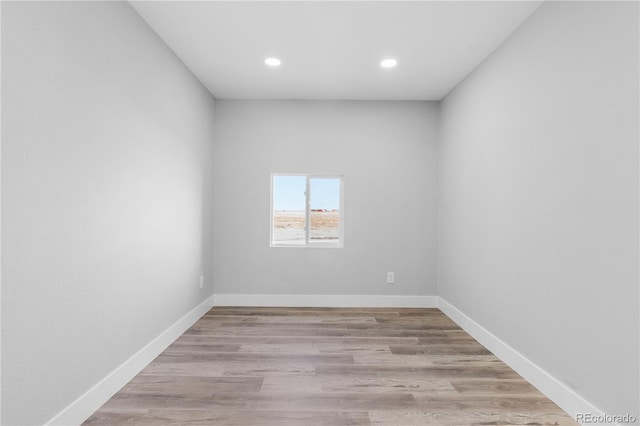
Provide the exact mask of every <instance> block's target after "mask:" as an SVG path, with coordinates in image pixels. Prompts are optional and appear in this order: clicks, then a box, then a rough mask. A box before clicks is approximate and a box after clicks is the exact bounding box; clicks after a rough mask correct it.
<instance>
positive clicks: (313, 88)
mask: <svg viewBox="0 0 640 426" xmlns="http://www.w3.org/2000/svg"><path fill="white" fill-rule="evenodd" d="M131 3H132V5H133V7H134V8H135V9H136V10H137V11H138V12H139V13H140V15H142V17H143V18H144V19H145V20H146V21H147V22H148V23H149V25H150V26H151V27H152V28H153V29H154V30H155V31H156V32H157V33H158V35H159V36H160V37H161V38H162V39H163V40H164V41H165V42H166V43H167V44H168V45H169V46H170V47H171V49H173V51H174V52H175V53H176V54H177V55H178V56H179V57H180V58H181V59H182V61H183V62H184V63H185V64H186V66H187V67H189V69H191V71H192V72H193V73H194V74H195V75H196V76H197V77H198V78H199V79H200V81H202V83H204V85H205V86H206V87H207V88H208V89H209V91H210V92H211V93H212V94H213V95H214V96H215V97H217V98H221V99H229V98H240V99H242V98H245V99H364V100H369V99H371V100H373V99H376V100H400V99H401V100H439V99H442V98H443V97H444V96H445V95H446V94H447V93H448V92H449V91H450V90H451V89H452V88H453V87H455V85H456V84H458V83H459V82H460V81H461V80H462V79H463V78H464V77H466V76H467V75H468V74H469V73H470V72H471V71H472V70H473V69H474V68H475V67H476V66H477V65H478V64H480V63H481V62H482V61H483V60H484V59H485V58H486V57H487V56H488V55H489V54H490V53H491V52H492V51H493V50H495V49H496V48H497V47H498V46H499V45H500V44H501V43H502V42H503V41H504V40H505V39H506V38H508V36H509V35H510V34H511V33H512V32H513V31H514V30H515V29H516V28H517V27H518V26H519V25H520V24H521V23H522V22H523V21H524V20H525V19H526V18H527V17H528V16H529V15H530V14H531V13H533V12H534V11H535V9H536V8H537V7H538V6H539V5H540V4H541V3H542V1H410V2H404V1H280V2H276V1H256V2H253V1H132V2H131ZM271 56H275V57H278V58H280V59H281V60H282V66H280V67H279V68H277V69H273V68H269V67H267V66H266V65H265V64H264V59H265V58H267V57H271ZM386 57H393V58H396V59H397V60H398V66H397V67H396V68H393V69H383V68H381V67H380V65H379V62H380V61H381V60H382V59H383V58H386Z"/></svg>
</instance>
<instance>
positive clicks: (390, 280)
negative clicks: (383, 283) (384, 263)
mask: <svg viewBox="0 0 640 426" xmlns="http://www.w3.org/2000/svg"><path fill="white" fill-rule="evenodd" d="M395 280H396V277H395V274H394V273H393V272H387V284H393V283H394V282H395Z"/></svg>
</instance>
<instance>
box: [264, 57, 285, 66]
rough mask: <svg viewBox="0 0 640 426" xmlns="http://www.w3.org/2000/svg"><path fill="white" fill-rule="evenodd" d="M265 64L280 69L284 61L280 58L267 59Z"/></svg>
mask: <svg viewBox="0 0 640 426" xmlns="http://www.w3.org/2000/svg"><path fill="white" fill-rule="evenodd" d="M264 63H265V64H267V65H269V66H270V67H279V66H280V64H281V63H282V61H280V59H278V58H267V59H265V60H264Z"/></svg>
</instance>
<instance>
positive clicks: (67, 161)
mask: <svg viewBox="0 0 640 426" xmlns="http://www.w3.org/2000/svg"><path fill="white" fill-rule="evenodd" d="M2 90H3V93H2V390H3V392H2V398H3V400H2V424H7V425H15V424H42V423H44V422H46V421H47V420H49V419H50V418H51V417H52V416H54V415H56V414H57V413H58V412H59V411H60V410H62V409H63V408H65V407H66V406H67V405H68V404H69V403H71V402H72V401H73V400H74V399H76V398H77V397H79V396H80V395H81V394H82V393H84V392H85V391H87V390H88V389H89V388H90V387H91V386H93V385H94V384H96V383H97V382H98V381H99V380H101V379H102V378H104V377H105V376H106V375H107V374H109V373H110V372H111V371H112V370H113V369H114V368H116V367H118V366H119V365H121V364H122V363H123V362H124V361H125V360H126V359H128V358H129V357H130V356H132V355H133V354H134V353H135V352H136V351H138V350H139V349H141V348H142V347H143V346H144V345H145V344H146V343H148V342H149V341H151V340H152V339H153V338H155V337H156V336H158V335H159V334H160V333H161V332H163V331H165V330H166V329H167V328H168V327H169V326H170V325H171V324H173V323H174V322H175V321H176V320H178V319H179V318H180V317H182V316H183V315H184V314H186V313H187V312H189V311H190V310H191V309H193V308H194V307H195V306H197V305H198V304H200V303H201V302H202V301H203V300H205V299H206V298H207V296H208V295H210V294H211V293H212V286H211V285H210V284H207V286H206V287H205V288H204V289H200V288H199V286H198V281H199V276H200V274H201V273H202V271H204V273H205V274H206V275H208V277H210V276H211V270H210V269H207V261H206V260H207V259H209V258H211V256H212V254H211V247H210V244H209V242H210V240H211V220H210V219H209V218H210V217H211V204H210V203H211V196H210V194H211V192H212V190H211V184H210V182H211V174H210V166H211V155H212V150H211V145H212V127H213V126H212V116H213V113H214V99H213V98H212V97H211V95H209V94H208V92H206V91H205V90H204V88H203V87H202V86H201V85H200V83H199V82H198V81H197V80H196V79H195V78H194V77H193V76H192V75H191V73H190V72H189V71H188V70H187V69H186V68H185V67H184V66H183V65H182V63H181V62H180V61H179V60H178V59H177V58H176V57H175V56H174V55H173V54H172V52H171V51H170V50H169V49H168V48H167V47H166V46H165V45H164V44H163V43H162V42H161V41H160V39H159V38H158V37H157V36H156V35H155V34H154V33H153V32H152V31H151V30H150V29H149V28H148V27H147V25H146V24H145V23H144V21H143V20H142V19H141V18H140V17H139V16H138V15H137V13H136V12H135V11H134V10H133V9H132V8H131V7H130V6H129V4H128V3H126V2H43V3H31V2H22V3H12V2H3V3H2ZM209 268H210V266H209ZM210 282H211V281H209V283H210Z"/></svg>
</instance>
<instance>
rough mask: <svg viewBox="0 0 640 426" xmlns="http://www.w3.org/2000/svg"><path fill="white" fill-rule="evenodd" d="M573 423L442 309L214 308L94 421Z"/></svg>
mask: <svg viewBox="0 0 640 426" xmlns="http://www.w3.org/2000/svg"><path fill="white" fill-rule="evenodd" d="M121 424H127V425H129V424H141V425H151V424H153V425H167V424H180V425H186V424H196V425H251V426H253V425H278V426H287V425H305V426H306V425H330V426H338V425H443V426H446V425H512V424H516V425H575V424H576V423H575V422H573V420H572V419H571V418H570V417H569V416H568V415H567V414H565V413H564V412H563V411H562V410H561V409H560V408H558V406H556V405H555V404H554V403H553V402H551V401H550V400H549V399H548V398H546V397H545V396H544V395H542V394H541V393H540V392H539V391H537V390H536V389H535V388H534V387H533V386H531V385H530V384H529V383H527V382H526V381H525V380H524V379H523V378H522V377H520V376H519V375H518V374H517V373H515V372H514V371H513V370H512V369H511V368H509V367H508V366H507V365H505V364H504V363H503V362H502V361H500V360H499V359H498V358H496V357H495V356H494V355H492V354H491V353H490V352H489V351H488V350H487V349H485V348H484V347H483V346H482V345H480V344H479V343H478V342H477V341H475V340H474V339H473V338H472V337H471V336H469V335H468V334H467V333H466V332H464V331H463V330H462V329H461V328H460V327H458V326H457V325H456V324H455V323H454V322H453V321H451V320H450V319H449V318H448V317H446V316H445V315H444V314H443V313H442V312H440V311H439V310H437V309H395V308H394V309H389V308H380V309H378V308H375V309H359V308H358V309H342V308H230V307H215V308H213V309H211V310H210V311H209V312H208V313H207V314H206V315H205V316H204V317H202V318H201V319H200V320H199V321H198V322H197V323H196V324H195V325H193V326H192V327H191V328H190V329H189V330H188V331H187V332H186V333H185V334H184V335H182V336H181V337H180V338H178V339H177V340H176V341H175V342H174V343H173V344H172V345H171V346H170V347H169V348H167V349H166V350H165V351H164V352H163V353H162V354H161V355H160V356H158V357H157V358H156V359H155V360H154V361H153V362H152V363H151V364H149V366H147V367H146V368H145V369H144V370H143V371H142V372H140V374H138V375H137V376H136V377H135V378H134V379H133V380H132V381H131V382H129V383H128V384H127V385H126V386H125V387H124V388H122V389H121V390H120V391H119V392H118V393H117V394H116V395H114V396H113V398H111V399H110V400H109V401H108V402H107V403H105V404H104V405H103V406H102V407H101V408H100V409H99V410H98V411H97V412H96V413H94V414H93V415H92V416H91V417H90V418H89V419H88V420H87V421H86V422H85V425H121Z"/></svg>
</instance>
